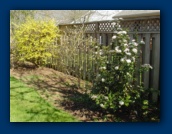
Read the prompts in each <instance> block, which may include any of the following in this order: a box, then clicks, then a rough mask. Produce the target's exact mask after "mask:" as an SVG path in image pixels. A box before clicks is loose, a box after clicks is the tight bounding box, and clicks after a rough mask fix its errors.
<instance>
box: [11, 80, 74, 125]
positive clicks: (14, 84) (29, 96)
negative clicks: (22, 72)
mask: <svg viewBox="0 0 172 134" xmlns="http://www.w3.org/2000/svg"><path fill="white" fill-rule="evenodd" d="M10 121H11V122H76V121H77V120H76V119H75V118H74V117H73V116H71V115H70V114H68V113H66V112H63V111H61V110H58V109H56V108H54V107H53V106H51V105H50V104H49V103H48V102H46V101H45V100H44V99H42V98H41V97H40V96H39V95H38V93H37V92H36V91H35V90H34V89H32V88H28V87H26V86H25V85H24V84H23V83H21V82H20V81H18V80H17V79H15V78H14V77H12V78H10Z"/></svg>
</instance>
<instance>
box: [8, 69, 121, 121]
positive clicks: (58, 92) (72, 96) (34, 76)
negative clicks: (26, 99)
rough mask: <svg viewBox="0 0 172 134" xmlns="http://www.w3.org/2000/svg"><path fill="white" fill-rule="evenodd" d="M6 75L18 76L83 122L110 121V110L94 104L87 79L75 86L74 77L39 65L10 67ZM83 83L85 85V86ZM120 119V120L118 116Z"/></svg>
mask: <svg viewBox="0 0 172 134" xmlns="http://www.w3.org/2000/svg"><path fill="white" fill-rule="evenodd" d="M10 75H11V76H14V77H16V78H17V79H20V80H21V81H23V82H24V83H26V84H27V85H28V86H30V87H34V88H35V89H36V90H37V91H38V93H39V94H40V95H41V96H42V97H43V98H44V99H46V100H47V101H48V102H49V103H51V104H52V105H54V106H55V107H56V108H57V109H62V110H65V111H67V112H68V113H71V114H72V115H74V116H75V117H76V118H78V119H79V120H80V121H83V122H92V121H96V122H105V121H106V122H112V121H114V118H113V114H110V113H106V112H105V111H104V110H103V109H101V108H100V107H99V106H97V105H96V104H95V102H94V101H93V100H92V99H91V98H90V97H89V95H88V94H87V92H89V91H88V90H86V89H87V88H89V87H90V85H91V84H90V83H88V82H87V83H86V84H85V82H84V81H82V80H81V86H80V88H78V79H77V78H76V77H73V76H71V75H66V74H64V73H62V72H59V71H56V70H53V69H50V68H44V67H40V68H37V69H26V68H18V69H14V70H12V69H11V70H10ZM85 87H87V88H85ZM120 121H122V120H120Z"/></svg>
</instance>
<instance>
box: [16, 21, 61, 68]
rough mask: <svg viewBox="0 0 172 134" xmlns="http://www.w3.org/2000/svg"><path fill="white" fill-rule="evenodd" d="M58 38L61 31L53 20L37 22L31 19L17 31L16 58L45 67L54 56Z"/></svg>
mask: <svg viewBox="0 0 172 134" xmlns="http://www.w3.org/2000/svg"><path fill="white" fill-rule="evenodd" d="M58 37H59V29H58V27H57V26H56V24H55V22H54V21H53V20H50V21H36V20H34V19H30V18H29V19H27V21H26V22H25V23H23V24H21V25H20V26H19V27H18V28H17V30H16V31H15V39H16V41H17V43H16V48H15V56H16V58H17V59H18V60H19V61H30V62H32V63H34V64H35V65H43V64H45V63H46V59H47V58H48V57H51V56H52V55H53V50H54V48H55V47H57V46H55V45H54V43H55V40H58Z"/></svg>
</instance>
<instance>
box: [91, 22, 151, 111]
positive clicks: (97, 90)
mask: <svg viewBox="0 0 172 134" xmlns="http://www.w3.org/2000/svg"><path fill="white" fill-rule="evenodd" d="M114 27H115V32H114V35H113V37H112V43H111V44H110V45H109V46H103V47H102V46H100V45H96V46H95V50H96V51H95V55H94V56H95V57H96V58H95V59H96V61H97V63H98V66H99V67H98V74H97V76H96V79H95V81H94V85H93V89H92V92H91V94H92V99H94V100H95V101H96V103H97V104H98V105H100V107H102V108H104V109H112V110H113V111H117V110H119V109H121V108H125V107H127V108H128V107H133V106H134V107H135V106H138V105H140V106H141V107H142V106H143V105H144V106H145V108H146V106H147V105H148V100H147V99H145V98H144V97H143V95H144V96H146V97H147V95H148V94H147V93H145V91H147V90H145V89H143V86H142V84H137V83H138V82H137V79H136V74H138V73H142V72H143V71H147V70H149V69H152V67H151V66H150V65H148V64H145V65H142V66H141V68H140V69H139V70H138V69H137V59H138V55H139V54H138V53H139V52H140V50H138V47H139V45H144V41H141V42H140V43H137V42H136V41H135V40H131V41H130V37H129V35H128V34H127V32H126V31H124V30H123V29H122V28H121V27H120V25H119V21H117V22H115V24H114ZM142 104H143V105H142Z"/></svg>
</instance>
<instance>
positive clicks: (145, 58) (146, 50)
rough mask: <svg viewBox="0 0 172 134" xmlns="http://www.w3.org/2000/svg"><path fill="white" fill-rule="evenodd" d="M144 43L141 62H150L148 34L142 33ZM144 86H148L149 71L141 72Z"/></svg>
mask: <svg viewBox="0 0 172 134" xmlns="http://www.w3.org/2000/svg"><path fill="white" fill-rule="evenodd" d="M144 38H145V45H144V46H143V63H144V64H150V34H149V33H147V34H144ZM143 82H144V87H145V88H146V89H147V88H149V71H147V72H144V74H143Z"/></svg>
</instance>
